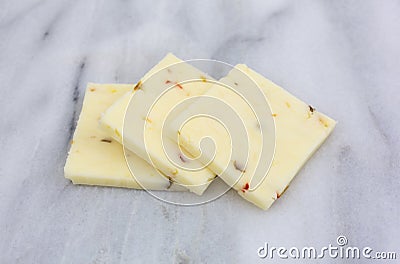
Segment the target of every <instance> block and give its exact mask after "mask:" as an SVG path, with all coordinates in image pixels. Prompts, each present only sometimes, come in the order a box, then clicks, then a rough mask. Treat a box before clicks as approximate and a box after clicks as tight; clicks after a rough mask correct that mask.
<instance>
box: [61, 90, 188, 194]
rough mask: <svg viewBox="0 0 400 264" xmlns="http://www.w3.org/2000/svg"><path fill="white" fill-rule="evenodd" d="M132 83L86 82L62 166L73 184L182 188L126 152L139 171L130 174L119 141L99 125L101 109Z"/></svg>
mask: <svg viewBox="0 0 400 264" xmlns="http://www.w3.org/2000/svg"><path fill="white" fill-rule="evenodd" d="M133 87H134V86H133V85H117V84H109V85H108V84H88V86H87V89H86V93H85V98H84V102H83V106H82V111H81V114H80V117H79V121H78V124H77V127H76V130H75V133H74V137H73V140H72V141H71V144H72V145H71V149H70V151H69V153H68V158H67V161H66V164H65V167H64V172H65V178H68V179H70V180H71V181H72V182H73V183H74V184H85V185H102V186H115V187H128V188H135V189H142V188H143V187H145V188H146V189H151V190H167V189H169V190H183V188H181V187H180V186H175V185H172V186H171V183H170V182H169V181H168V179H166V178H165V177H162V176H160V175H159V174H158V172H156V171H155V169H154V168H153V167H151V166H150V165H149V164H148V163H147V162H146V161H144V160H143V159H141V158H139V157H138V156H136V155H135V154H133V153H127V157H126V158H127V159H129V162H130V164H133V166H135V171H136V172H139V173H137V175H135V177H136V178H137V179H139V181H140V184H138V182H137V181H136V180H134V178H133V177H132V175H131V173H130V171H129V168H128V166H127V164H126V161H125V157H124V150H123V147H122V145H120V144H119V143H118V142H117V141H115V140H113V139H112V138H111V137H109V136H108V135H107V134H106V133H104V132H103V131H102V130H101V129H100V128H99V125H98V120H99V118H100V115H101V113H102V112H103V111H105V110H106V109H107V108H108V107H109V106H110V105H111V104H112V103H114V102H115V101H116V100H117V99H119V98H120V97H121V96H122V95H123V94H125V93H126V92H128V91H130V90H132V89H133Z"/></svg>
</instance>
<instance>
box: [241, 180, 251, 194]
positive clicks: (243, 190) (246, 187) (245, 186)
mask: <svg viewBox="0 0 400 264" xmlns="http://www.w3.org/2000/svg"><path fill="white" fill-rule="evenodd" d="M249 188H250V185H249V183H248V182H246V184H245V185H244V186H243V187H242V192H243V193H245V192H246V191H247V190H248V189H249Z"/></svg>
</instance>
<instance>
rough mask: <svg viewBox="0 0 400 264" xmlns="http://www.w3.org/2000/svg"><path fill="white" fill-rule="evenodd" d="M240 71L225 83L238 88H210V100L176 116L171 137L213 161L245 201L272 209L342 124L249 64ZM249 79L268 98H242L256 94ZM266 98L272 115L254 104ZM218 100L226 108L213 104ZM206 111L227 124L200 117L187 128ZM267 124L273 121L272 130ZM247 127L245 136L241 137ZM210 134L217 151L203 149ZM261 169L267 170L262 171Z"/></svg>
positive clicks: (238, 68)
mask: <svg viewBox="0 0 400 264" xmlns="http://www.w3.org/2000/svg"><path fill="white" fill-rule="evenodd" d="M235 68H236V69H234V70H232V71H231V72H230V73H229V74H228V75H227V76H226V77H225V78H223V79H221V80H220V81H221V82H222V83H224V84H226V85H228V86H229V87H233V89H220V87H218V86H217V85H216V86H213V87H212V88H210V89H209V91H208V92H207V93H205V94H204V97H201V98H198V99H197V101H196V102H195V103H193V104H191V105H190V107H188V108H187V109H185V110H184V111H182V112H181V113H180V114H179V115H177V116H176V118H175V120H173V122H172V124H171V126H170V129H169V130H168V131H169V132H168V133H169V137H170V138H171V139H173V140H175V141H177V142H179V144H180V145H181V146H182V147H183V148H185V149H186V150H187V151H188V152H190V153H191V154H192V155H193V156H198V155H200V154H201V155H202V156H203V157H204V159H205V161H203V163H205V162H209V161H211V163H209V168H210V169H212V170H213V171H214V172H215V173H216V174H218V175H219V176H220V177H221V178H222V179H223V180H224V181H225V182H226V183H227V184H229V185H230V186H232V187H233V188H234V189H235V190H237V191H238V193H239V194H240V195H241V196H242V197H243V198H244V199H246V200H248V201H249V202H251V203H253V204H255V205H257V206H258V207H260V208H262V209H267V208H269V207H270V206H271V205H272V203H273V202H274V201H275V200H276V199H277V198H279V197H280V196H281V195H282V193H283V192H284V191H285V190H286V188H287V187H288V185H289V183H290V182H291V180H292V179H293V178H294V176H295V175H296V174H297V172H298V171H299V170H300V168H301V167H302V166H303V165H304V164H305V162H306V161H307V160H308V159H309V158H310V156H311V155H312V154H313V153H314V152H315V151H316V150H317V149H318V147H319V146H320V145H321V144H322V143H323V142H324V140H325V139H326V138H327V137H328V135H329V134H330V133H331V132H332V130H333V128H334V127H335V124H336V122H335V121H334V120H333V119H331V118H329V117H328V116H326V115H324V114H322V113H320V112H318V111H316V110H315V109H314V108H312V107H311V106H309V105H308V104H306V103H304V102H302V101H301V100H299V99H298V98H296V97H294V96H293V95H291V94H290V93H288V92H287V91H285V90H284V89H282V88H281V87H279V86H277V85H276V84H274V83H272V82H271V81H269V80H268V79H266V78H264V77H263V76H261V75H260V74H258V73H256V72H255V71H253V70H251V69H250V68H248V67H247V66H246V65H237V66H236V67H235ZM249 80H250V81H252V82H253V83H255V84H256V86H258V88H259V89H258V90H260V89H261V92H262V93H263V95H255V94H251V93H248V96H247V98H246V96H244V97H242V96H241V94H240V93H238V92H244V93H246V92H247V91H248V90H250V84H249ZM263 96H264V97H265V99H267V101H268V102H269V109H270V112H268V111H264V112H262V113H264V115H260V114H258V115H255V114H254V109H253V108H252V106H254V107H257V106H258V107H260V103H261V104H262V100H261V101H260V100H258V101H257V100H256V101H257V102H256V103H254V105H252V103H251V101H252V99H257V98H261V97H263ZM256 97H257V98H256ZM210 98H211V99H210ZM214 98H218V99H219V101H220V102H223V104H221V103H220V102H218V100H212V99H214ZM244 99H248V101H246V100H244ZM261 99H262V98H261ZM223 105H227V106H229V108H231V110H232V113H234V114H231V116H230V117H226V116H225V115H228V110H227V109H223ZM209 109H212V111H210V110H209ZM201 111H203V112H204V113H205V114H210V115H213V112H214V115H218V113H222V114H220V115H219V116H217V117H218V120H220V121H221V122H222V123H223V125H222V124H221V123H220V122H216V121H215V120H213V119H210V118H198V119H194V120H192V122H187V123H186V124H185V125H184V126H182V123H183V121H184V120H187V118H188V116H190V115H195V114H198V113H199V112H201ZM259 113H260V112H259ZM267 115H268V116H267ZM235 116H237V117H235ZM257 118H258V120H257ZM266 120H272V121H273V122H272V125H271V122H265V121H266ZM258 121H260V122H258ZM235 124H236V126H235ZM260 124H262V126H261V128H263V129H260ZM273 124H274V125H273ZM241 127H243V129H244V131H245V132H244V133H238V131H239V130H240V129H241ZM228 128H229V129H230V130H229V129H228ZM263 133H264V134H263ZM206 135H208V136H209V137H211V138H212V139H213V140H214V142H215V144H216V145H217V146H218V147H217V151H214V150H213V151H207V150H204V149H200V148H199V142H200V141H201V140H202V139H203V138H204V137H205V136H206ZM271 139H272V140H273V141H274V142H273V144H271V142H272V141H271ZM235 140H236V145H235ZM263 158H264V160H263ZM265 158H267V159H265ZM268 159H269V161H270V162H268ZM260 165H262V166H264V170H259V167H260ZM265 165H267V166H265ZM268 165H270V166H268ZM262 166H261V167H262ZM262 172H264V174H262ZM264 176H265V177H264ZM254 179H257V180H254Z"/></svg>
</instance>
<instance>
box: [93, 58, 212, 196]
mask: <svg viewBox="0 0 400 264" xmlns="http://www.w3.org/2000/svg"><path fill="white" fill-rule="evenodd" d="M167 66H168V67H167ZM166 67H167V68H166ZM207 79H211V78H210V77H208V76H207V75H206V74H205V73H203V72H201V71H200V70H198V69H197V68H195V67H193V66H191V65H189V64H188V63H184V62H182V60H180V59H178V58H177V57H175V56H174V55H172V54H168V55H167V56H166V57H165V58H164V59H163V60H162V61H161V62H160V63H158V64H157V65H156V66H155V67H154V68H153V69H151V70H150V72H149V73H147V74H146V75H145V76H144V77H143V78H142V80H141V81H140V82H139V84H138V85H137V86H136V87H135V88H134V90H133V91H132V92H130V93H127V94H126V95H124V96H123V97H122V98H121V99H120V100H118V101H117V102H115V103H114V104H113V105H112V106H111V107H110V108H109V109H107V111H105V113H104V114H103V116H102V118H101V120H100V124H101V126H102V128H103V129H104V131H106V132H107V133H108V134H109V135H110V136H111V137H113V138H114V139H115V140H117V141H119V142H121V143H123V145H124V146H125V147H126V148H127V149H129V150H131V151H132V152H134V153H135V154H137V155H138V156H140V157H141V158H143V159H145V160H146V161H147V162H149V163H150V164H152V165H154V166H155V167H156V168H157V169H158V170H160V171H161V172H162V173H163V174H164V175H165V176H166V177H168V178H169V179H170V180H172V181H174V182H177V183H179V184H182V185H184V186H185V187H187V188H188V189H189V190H190V191H192V192H194V193H196V194H198V195H201V194H202V193H203V192H204V191H205V190H206V188H207V187H208V185H209V184H210V183H211V181H212V180H213V179H214V178H215V174H214V173H213V172H212V171H211V170H209V169H207V168H202V167H204V166H203V165H202V164H201V163H200V162H199V161H196V160H193V159H191V157H185V155H184V153H183V151H182V150H181V149H180V148H179V146H178V145H177V144H176V143H175V142H173V141H172V140H171V139H169V138H168V137H166V138H165V139H163V138H162V127H163V123H164V121H165V119H166V118H167V116H168V113H169V110H171V109H172V108H173V107H174V105H175V104H176V103H179V102H180V101H182V100H184V99H187V98H190V97H192V96H196V95H199V94H203V93H204V92H206V91H207V89H208V88H209V87H210V86H211V85H212V84H211V83H209V82H207ZM187 80H192V81H191V82H188V83H187V82H185V81H187ZM164 92H165V93H164ZM153 103H155V105H154V108H152V111H151V112H150V113H149V109H150V108H151V107H150V106H151V105H153ZM171 159H173V160H172V161H173V162H171ZM193 168H195V169H193Z"/></svg>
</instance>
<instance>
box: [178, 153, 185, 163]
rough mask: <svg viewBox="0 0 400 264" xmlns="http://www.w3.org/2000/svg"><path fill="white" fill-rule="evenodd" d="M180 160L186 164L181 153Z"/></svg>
mask: <svg viewBox="0 0 400 264" xmlns="http://www.w3.org/2000/svg"><path fill="white" fill-rule="evenodd" d="M179 159H180V160H181V161H182V162H186V159H185V158H184V157H183V155H182V153H179Z"/></svg>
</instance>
